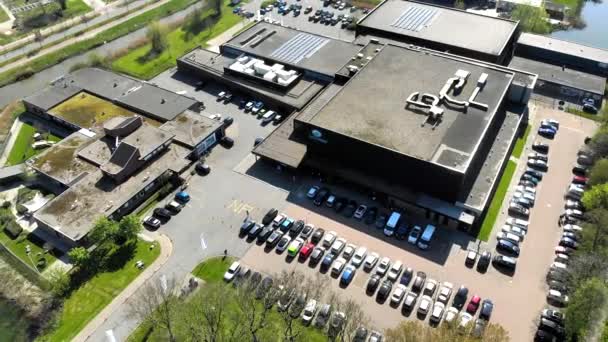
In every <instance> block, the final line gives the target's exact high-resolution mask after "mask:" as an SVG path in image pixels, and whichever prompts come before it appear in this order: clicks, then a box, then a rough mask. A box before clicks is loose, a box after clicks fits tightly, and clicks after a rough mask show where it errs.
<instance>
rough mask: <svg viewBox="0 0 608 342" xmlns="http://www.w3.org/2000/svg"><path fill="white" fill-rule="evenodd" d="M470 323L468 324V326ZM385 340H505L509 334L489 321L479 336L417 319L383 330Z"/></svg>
mask: <svg viewBox="0 0 608 342" xmlns="http://www.w3.org/2000/svg"><path fill="white" fill-rule="evenodd" d="M471 326H472V324H471V323H470V324H469V328H470V327H471ZM384 335H385V337H386V340H387V341H394V342H410V341H411V342H418V341H420V342H443V341H459V342H473V341H484V342H486V341H491V342H507V341H509V334H508V333H507V331H506V330H505V329H504V328H503V327H502V326H500V325H497V324H494V323H489V324H488V325H487V326H486V327H485V329H484V332H483V335H482V336H481V338H476V337H473V336H471V335H469V334H462V333H461V329H460V328H458V327H457V325H455V324H445V323H444V324H441V325H440V326H439V327H436V328H432V327H430V326H428V325H424V324H422V323H420V322H417V321H404V322H402V323H400V324H399V325H398V326H397V327H395V328H392V329H388V330H387V331H386V332H385V334H384Z"/></svg>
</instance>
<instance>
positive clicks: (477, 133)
mask: <svg viewBox="0 0 608 342" xmlns="http://www.w3.org/2000/svg"><path fill="white" fill-rule="evenodd" d="M460 69H462V70H465V71H468V72H470V76H469V78H468V81H467V82H466V83H465V85H464V86H463V88H462V90H461V91H460V93H459V94H458V95H455V94H451V93H450V96H451V97H452V98H454V99H455V100H461V101H462V100H464V101H466V100H468V99H469V97H470V96H471V94H472V92H473V91H474V89H475V88H476V85H477V80H478V78H479V77H480V76H481V74H482V73H485V74H487V75H488V77H487V82H486V84H485V86H484V87H483V89H482V90H481V91H480V92H479V94H478V95H477V97H476V98H475V101H476V102H481V103H484V104H487V105H488V110H487V111H484V110H482V109H478V108H474V107H472V106H469V108H468V110H467V111H466V113H465V112H463V110H462V109H458V108H451V107H449V106H446V105H440V107H441V108H442V109H443V110H444V113H443V118H442V121H441V122H440V123H439V124H438V125H436V126H434V127H433V125H432V124H429V123H427V124H426V125H424V126H422V124H423V123H424V122H425V120H426V118H427V115H426V113H425V112H424V111H420V110H418V109H416V108H413V107H412V106H406V99H407V98H408V97H409V95H410V94H411V93H413V92H420V94H424V93H429V94H434V95H435V96H437V95H438V94H439V91H440V90H441V88H442V87H443V86H444V84H445V83H446V81H448V79H449V78H451V77H454V74H455V73H456V71H458V70H460ZM512 79H513V73H512V72H507V71H503V70H499V69H497V68H493V67H492V66H491V65H490V64H487V65H486V64H482V63H479V62H477V63H472V62H469V61H468V60H460V59H457V58H455V57H453V56H449V55H445V54H441V53H431V52H429V51H426V50H422V51H420V50H415V49H409V48H404V47H398V46H394V45H386V46H384V47H383V48H382V49H381V50H380V52H379V53H378V54H377V55H376V56H375V57H374V58H373V59H372V60H371V61H370V62H369V63H368V64H367V65H366V66H365V67H363V68H362V69H361V70H360V71H359V72H358V73H357V74H356V75H355V76H354V77H353V78H352V79H351V80H350V81H349V82H348V83H347V84H346V85H345V86H344V87H342V88H341V89H340V90H339V91H337V94H336V95H335V96H334V97H333V98H331V99H330V100H329V101H328V102H326V104H325V105H323V107H322V108H320V110H318V111H315V112H316V114H314V113H313V114H312V115H309V118H305V119H302V118H300V119H301V120H302V121H307V122H309V123H310V124H312V125H315V126H318V127H320V128H323V129H327V130H330V131H334V132H337V133H340V134H342V135H345V136H350V137H351V138H354V139H358V140H362V141H366V142H368V143H372V144H376V145H379V146H381V147H383V148H387V149H390V150H394V151H397V152H399V153H403V154H406V155H409V156H411V157H413V158H417V159H421V160H424V161H428V162H432V163H435V164H437V165H440V166H443V167H447V168H451V169H454V170H457V171H459V172H464V171H466V169H467V168H468V165H469V162H470V160H471V158H472V156H473V155H474V154H475V153H476V151H477V148H478V145H479V142H480V140H481V138H482V137H483V136H484V135H485V132H486V130H487V129H488V126H489V124H490V123H491V122H492V120H493V117H494V115H495V113H496V110H497V108H498V107H499V105H500V104H501V103H502V101H503V98H504V96H505V94H506V92H507V90H508V88H509V86H510V84H511V81H512ZM320 96H321V95H320ZM315 102H316V101H315ZM317 105H318V104H315V103H314V102H313V103H311V105H309V107H313V106H317ZM307 108H308V107H307ZM305 112H306V111H305Z"/></svg>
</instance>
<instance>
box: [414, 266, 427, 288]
mask: <svg viewBox="0 0 608 342" xmlns="http://www.w3.org/2000/svg"><path fill="white" fill-rule="evenodd" d="M425 281H426V273H424V272H422V271H418V273H416V278H414V283H413V284H412V292H415V293H420V292H421V291H422V289H423V288H424V282H425Z"/></svg>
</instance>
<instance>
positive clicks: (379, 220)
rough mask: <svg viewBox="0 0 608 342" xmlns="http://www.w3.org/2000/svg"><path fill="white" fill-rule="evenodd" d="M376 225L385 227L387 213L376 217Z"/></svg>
mask: <svg viewBox="0 0 608 342" xmlns="http://www.w3.org/2000/svg"><path fill="white" fill-rule="evenodd" d="M374 225H375V226H376V228H378V229H382V228H384V226H385V225H386V214H385V213H381V214H380V215H378V217H377V218H376V222H375V223H374Z"/></svg>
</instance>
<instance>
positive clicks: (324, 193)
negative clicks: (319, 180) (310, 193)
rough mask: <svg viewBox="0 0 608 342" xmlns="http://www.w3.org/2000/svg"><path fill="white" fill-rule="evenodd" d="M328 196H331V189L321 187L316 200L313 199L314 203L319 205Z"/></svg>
mask: <svg viewBox="0 0 608 342" xmlns="http://www.w3.org/2000/svg"><path fill="white" fill-rule="evenodd" d="M327 197H329V190H328V189H325V188H321V189H320V190H319V192H317V196H315V200H314V201H312V203H313V204H314V205H316V206H317V207H318V206H320V205H321V204H323V202H325V200H326V199H327Z"/></svg>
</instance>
